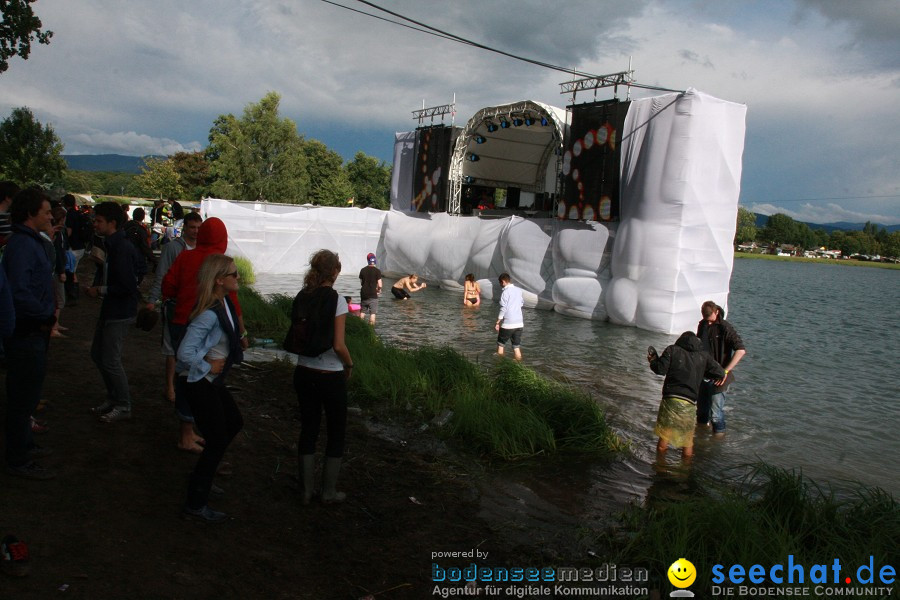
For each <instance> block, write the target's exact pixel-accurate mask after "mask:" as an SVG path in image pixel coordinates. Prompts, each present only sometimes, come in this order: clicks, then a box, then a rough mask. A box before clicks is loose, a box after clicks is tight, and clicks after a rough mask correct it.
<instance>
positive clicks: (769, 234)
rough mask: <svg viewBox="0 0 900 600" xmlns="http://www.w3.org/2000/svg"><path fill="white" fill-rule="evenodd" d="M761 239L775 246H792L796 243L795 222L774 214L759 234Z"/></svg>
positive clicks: (779, 214)
mask: <svg viewBox="0 0 900 600" xmlns="http://www.w3.org/2000/svg"><path fill="white" fill-rule="evenodd" d="M759 236H760V238H761V239H763V240H765V241H767V242H774V243H775V244H792V243H796V241H797V237H798V236H797V222H796V221H794V219H792V218H790V217H789V216H787V215H785V214H782V213H776V214H774V215H772V216H770V217H769V218H768V220H767V221H766V226H765V227H763V228H762V231H760V232H759Z"/></svg>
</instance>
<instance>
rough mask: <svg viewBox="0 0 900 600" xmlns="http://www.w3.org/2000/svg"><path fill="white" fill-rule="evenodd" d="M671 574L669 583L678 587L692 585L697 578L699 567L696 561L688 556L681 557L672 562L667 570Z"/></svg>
mask: <svg viewBox="0 0 900 600" xmlns="http://www.w3.org/2000/svg"><path fill="white" fill-rule="evenodd" d="M667 573H668V575H669V583H671V584H672V585H674V586H675V587H677V588H686V587H690V585H691V584H692V583H694V580H695V579H697V569H696V568H694V563H692V562H691V561H689V560H688V559H686V558H679V559H678V560H676V561H675V562H673V563H672V566H670V567H669V570H668V571H667Z"/></svg>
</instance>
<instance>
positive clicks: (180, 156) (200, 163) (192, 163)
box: [169, 152, 209, 202]
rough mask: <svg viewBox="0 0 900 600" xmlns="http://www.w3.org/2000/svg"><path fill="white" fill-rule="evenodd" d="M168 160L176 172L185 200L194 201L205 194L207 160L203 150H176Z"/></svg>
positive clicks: (207, 176)
mask: <svg viewBox="0 0 900 600" xmlns="http://www.w3.org/2000/svg"><path fill="white" fill-rule="evenodd" d="M169 160H170V161H172V166H173V168H174V169H175V172H176V173H178V176H179V183H181V187H183V188H184V192H185V193H184V199H185V200H190V201H193V202H196V201H198V200H200V199H202V198H203V197H204V196H206V195H207V192H208V189H209V162H207V160H206V156H205V155H204V153H203V152H176V153H175V154H173V155H172V156H170V157H169Z"/></svg>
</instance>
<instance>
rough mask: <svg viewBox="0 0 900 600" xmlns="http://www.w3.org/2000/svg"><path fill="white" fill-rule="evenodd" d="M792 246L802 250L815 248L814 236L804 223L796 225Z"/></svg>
mask: <svg viewBox="0 0 900 600" xmlns="http://www.w3.org/2000/svg"><path fill="white" fill-rule="evenodd" d="M794 244H796V245H798V246H800V247H801V248H803V249H804V250H808V249H810V248H814V247H815V246H816V234H815V232H814V231H813V230H812V229H810V227H809V225H807V224H806V223H796V232H795V237H794Z"/></svg>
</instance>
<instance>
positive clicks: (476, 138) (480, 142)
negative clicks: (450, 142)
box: [473, 135, 487, 144]
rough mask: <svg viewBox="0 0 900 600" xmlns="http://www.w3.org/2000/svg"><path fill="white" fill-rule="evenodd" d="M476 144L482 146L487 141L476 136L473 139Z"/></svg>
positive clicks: (480, 136) (482, 137)
mask: <svg viewBox="0 0 900 600" xmlns="http://www.w3.org/2000/svg"><path fill="white" fill-rule="evenodd" d="M473 139H474V140H475V143H476V144H483V143H485V142H486V141H487V138H486V137H484V136H483V135H476V136H475V137H474V138H473Z"/></svg>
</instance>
